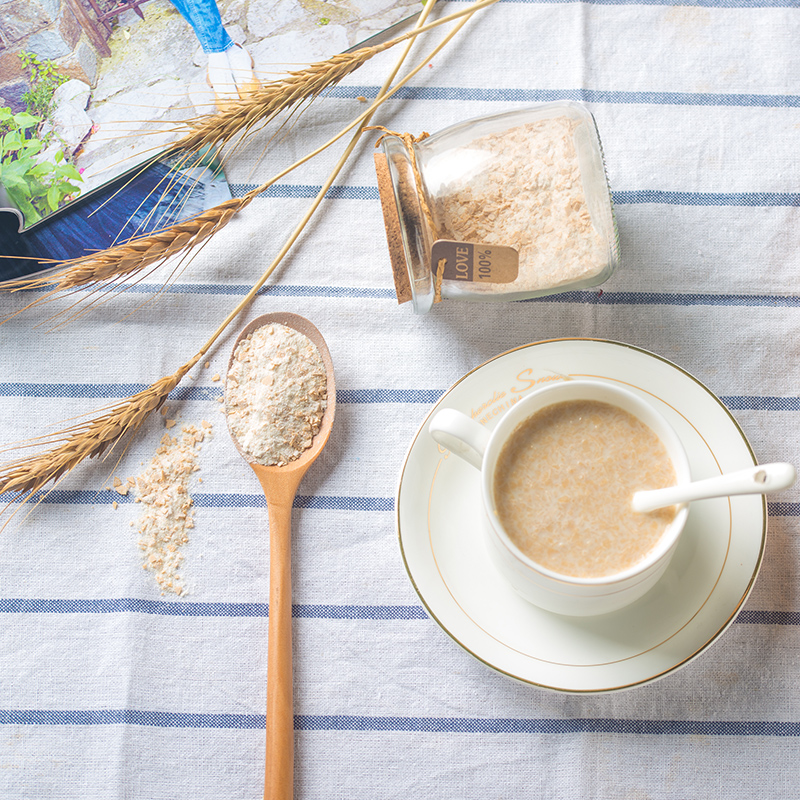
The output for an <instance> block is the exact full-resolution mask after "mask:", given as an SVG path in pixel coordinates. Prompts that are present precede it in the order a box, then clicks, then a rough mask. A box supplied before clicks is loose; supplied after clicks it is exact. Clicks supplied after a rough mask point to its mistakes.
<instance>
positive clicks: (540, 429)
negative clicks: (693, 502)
mask: <svg viewBox="0 0 800 800" xmlns="http://www.w3.org/2000/svg"><path fill="white" fill-rule="evenodd" d="M675 480H676V476H675V469H674V467H673V465H672V460H671V459H670V457H669V454H668V453H667V449H666V447H665V446H664V444H663V443H662V442H661V440H660V439H659V438H658V436H656V434H655V432H654V431H653V430H652V429H651V428H650V427H649V426H647V425H646V424H645V423H644V422H642V421H641V420H640V419H639V418H638V417H636V416H634V415H633V414H631V413H630V412H628V411H625V410H623V409H621V408H619V406H616V405H612V404H611V403H602V402H599V401H597V400H568V401H564V402H561V403H555V404H553V405H551V406H548V407H546V408H543V409H541V410H539V411H537V412H536V413H535V414H533V415H532V416H531V417H529V418H528V419H526V420H525V421H523V422H522V423H520V424H519V425H518V426H517V428H516V429H515V430H514V431H513V433H512V434H511V436H510V437H509V439H508V441H507V442H506V443H505V445H504V446H503V448H502V450H501V451H500V455H499V458H498V460H497V466H496V468H495V475H494V483H493V493H494V503H495V508H496V511H497V516H498V519H499V520H500V523H501V525H502V526H503V528H504V530H505V532H506V533H507V534H508V537H509V538H510V539H511V541H512V542H513V543H514V544H515V545H516V546H517V547H518V548H519V549H520V550H521V551H522V552H523V553H524V554H525V555H526V556H527V557H528V558H530V559H531V560H532V561H534V562H536V563H537V564H540V565H541V566H543V567H547V568H548V569H551V570H553V572H558V573H561V574H563V575H572V576H575V577H584V578H588V577H601V576H605V575H613V574H614V573H618V572H622V571H623V570H626V569H629V568H631V567H633V566H634V565H635V564H636V563H638V562H639V561H641V560H642V559H643V558H644V557H645V556H646V555H647V553H649V552H650V550H652V549H653V548H654V547H655V545H656V544H657V543H658V540H659V539H660V538H661V536H662V535H663V534H664V531H665V530H666V529H667V526H668V525H669V523H670V522H671V521H672V520H673V519H674V518H675V512H676V509H675V507H674V506H673V507H668V508H664V509H659V510H658V511H654V512H651V513H649V514H642V513H639V512H636V511H634V510H633V508H632V506H631V498H632V497H633V494H634V492H637V491H639V490H642V489H660V488H662V487H664V486H673V485H674V484H675Z"/></svg>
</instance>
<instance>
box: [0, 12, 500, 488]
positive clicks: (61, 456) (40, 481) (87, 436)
mask: <svg viewBox="0 0 800 800" xmlns="http://www.w3.org/2000/svg"><path fill="white" fill-rule="evenodd" d="M433 1H435V0H433ZM490 1H491V2H496V0H490ZM487 4H489V2H488V0H485V1H484V2H483V3H481V4H480V5H481V6H483V5H487ZM432 5H433V2H431V6H432ZM476 10H477V9H476ZM473 13H474V12H473ZM460 16H464V19H463V20H462V21H461V23H460V24H459V25H458V26H456V28H455V29H454V30H453V31H451V32H450V33H449V34H448V35H447V36H446V37H445V38H444V39H443V41H442V42H440V43H439V45H437V47H436V48H434V49H433V50H432V51H431V52H430V53H429V54H428V55H427V56H426V58H424V59H423V60H422V61H420V62H419V64H418V66H417V67H415V68H414V69H413V70H411V72H410V73H409V74H408V75H406V76H405V78H403V80H401V81H399V82H398V83H397V84H396V85H395V86H394V88H393V89H391V90H389V89H388V86H389V84H390V82H391V80H393V77H394V75H395V74H396V72H397V70H398V69H399V66H400V64H399V63H398V65H397V67H396V68H395V71H394V72H393V73H392V76H391V77H390V78H389V79H387V82H386V84H385V85H384V87H383V88H382V89H381V91H380V92H379V94H378V97H377V99H376V100H375V102H374V103H373V104H372V106H370V108H369V109H367V111H365V112H364V113H363V114H361V115H359V117H357V118H356V120H354V121H353V122H352V123H351V124H350V125H348V126H347V127H346V128H345V129H344V130H343V131H341V132H340V133H339V134H338V135H337V136H335V137H334V138H333V139H331V140H330V141H329V142H328V143H326V144H325V145H323V146H322V147H321V148H318V150H317V151H314V153H311V154H309V155H308V156H306V157H305V158H304V159H303V160H301V161H300V162H298V164H297V165H299V164H300V163H304V161H306V160H308V159H309V158H311V157H313V156H314V155H316V154H317V153H318V152H320V151H321V150H322V149H324V148H326V147H328V146H329V145H330V144H332V143H333V142H335V141H337V140H338V139H339V138H341V137H342V136H343V135H345V134H346V133H347V132H348V131H350V130H352V129H353V128H355V127H358V128H359V129H358V131H357V133H356V134H355V136H354V137H353V139H352V141H351V142H350V144H349V145H348V147H347V149H346V150H345V152H344V154H343V155H342V157H341V158H340V159H339V162H338V163H337V165H336V166H335V167H334V170H333V172H332V173H331V175H330V176H329V177H328V179H327V181H326V182H325V184H324V185H323V187H322V189H321V190H320V192H319V193H318V195H317V197H316V198H315V200H314V202H313V203H312V204H311V208H310V209H309V210H308V212H307V213H306V215H305V216H304V217H303V219H302V220H301V222H300V223H299V224H298V226H297V227H296V228H295V230H294V232H293V233H292V235H291V236H290V237H289V239H288V240H287V241H286V243H285V244H284V246H283V247H282V248H281V250H280V252H279V253H278V255H277V256H276V258H275V259H274V260H273V262H272V263H271V264H270V266H269V267H268V268H267V270H266V271H265V272H264V273H263V274H262V276H261V277H260V278H259V280H258V281H257V282H256V283H255V284H254V285H253V286H252V288H251V289H250V291H249V292H248V293H247V295H245V297H244V298H243V299H242V300H241V301H240V302H239V303H238V304H237V305H236V307H235V308H234V309H233V310H232V311H231V312H230V313H229V314H228V316H227V317H226V318H225V319H224V320H223V322H222V323H221V325H220V326H219V327H218V328H217V329H216V331H214V333H213V334H212V335H211V337H210V338H209V339H208V340H207V341H206V343H205V344H204V345H203V347H202V348H201V349H200V350H199V351H198V352H197V353H196V354H195V355H194V356H193V357H192V358H191V359H190V360H189V361H187V362H186V363H185V364H184V365H183V366H182V367H180V368H179V369H178V370H177V371H176V372H174V373H173V374H172V375H169V376H167V377H165V378H161V379H159V380H158V381H156V382H155V383H154V384H152V385H151V386H149V387H148V388H147V389H145V390H143V391H141V392H139V393H137V394H135V395H132V396H130V397H128V398H126V399H125V400H123V401H121V402H120V403H119V404H118V405H116V406H114V407H112V408H111V409H110V410H109V411H107V412H106V413H105V414H103V415H101V416H100V417H97V418H95V419H92V420H89V421H88V422H86V423H84V424H81V425H78V426H74V427H73V428H69V429H67V430H66V431H61V432H59V433H57V434H54V435H53V436H52V437H48V438H47V439H46V440H44V439H42V440H37V441H38V443H42V442H43V441H46V442H48V443H51V444H55V445H56V446H55V447H53V448H51V449H50V450H48V451H46V452H44V453H40V454H37V455H34V456H33V457H30V458H27V459H20V460H18V461H16V462H13V463H11V464H9V465H6V466H5V467H4V470H3V472H2V473H0V494H2V493H4V492H20V493H22V494H25V495H27V497H25V499H27V498H28V497H30V495H31V494H32V493H34V492H36V491H38V490H39V489H41V488H42V487H44V486H45V485H46V484H47V483H48V482H50V481H51V480H57V479H58V478H60V477H61V476H63V475H65V474H66V473H68V472H70V471H71V470H72V469H74V468H75V467H76V466H77V465H78V464H79V463H80V462H81V461H83V460H84V459H86V458H92V457H96V456H99V455H101V454H102V453H104V452H106V451H107V450H108V449H109V448H111V447H113V446H114V445H115V444H116V443H117V442H118V441H119V439H120V438H122V437H123V436H125V435H126V434H127V433H129V432H132V431H135V430H136V429H138V428H139V427H140V426H141V425H142V423H143V422H144V421H145V419H147V417H148V416H149V415H150V414H151V413H152V412H153V411H155V410H156V409H157V408H159V407H160V406H161V404H162V403H163V402H164V400H165V399H166V398H167V396H168V395H169V393H170V392H171V391H172V390H173V389H174V388H175V387H176V386H177V385H178V384H179V383H180V381H181V380H182V379H183V377H184V376H185V375H186V374H187V372H188V371H189V370H190V369H191V368H192V367H193V366H194V365H195V364H197V363H198V361H199V360H200V359H201V358H202V357H203V356H204V355H205V354H206V353H207V352H208V351H209V350H210V349H211V348H212V347H213V345H214V344H215V342H216V341H217V339H218V338H219V337H220V336H221V335H222V333H223V332H224V331H225V330H226V329H227V328H228V326H229V325H230V324H231V323H232V322H233V321H234V320H235V319H236V318H237V317H238V316H239V314H240V313H241V312H242V311H243V310H244V309H245V308H247V307H248V306H249V304H250V302H251V301H252V300H253V299H254V298H255V296H256V295H257V294H258V291H259V290H260V289H261V287H262V286H263V285H264V284H265V283H266V281H267V280H268V278H269V277H270V276H271V275H272V273H273V272H274V271H275V269H276V268H277V267H278V266H279V264H280V263H281V261H282V260H283V258H284V257H285V255H286V254H287V253H288V252H289V250H290V248H291V247H292V245H293V244H294V242H295V241H296V240H297V238H298V237H299V236H300V234H301V232H302V230H303V229H304V227H305V225H306V224H307V223H308V221H309V220H310V218H311V216H312V215H313V213H314V211H315V210H316V208H317V207H318V206H319V204H320V203H321V201H322V198H323V197H324V195H325V193H326V191H327V190H328V188H330V186H331V185H332V184H333V182H334V181H335V179H336V176H337V175H338V173H339V172H340V171H341V169H342V168H343V166H344V164H345V162H346V160H347V158H348V157H349V155H350V154H351V153H352V151H353V149H354V147H355V145H356V143H357V141H358V139H359V137H360V135H361V133H362V132H363V130H364V129H365V127H366V125H367V123H368V121H369V119H370V117H371V115H372V113H373V112H374V111H375V109H377V108H378V107H379V106H380V104H381V103H382V102H383V101H384V100H386V99H388V98H389V97H390V96H391V95H392V94H394V93H395V92H396V91H398V90H399V89H400V88H401V87H402V86H403V85H405V83H407V82H408V81H409V80H410V79H411V78H413V77H414V75H416V74H417V73H418V72H419V71H420V70H421V69H423V68H424V66H425V65H426V64H427V63H429V62H430V60H431V59H432V58H433V57H434V56H435V55H436V54H437V53H438V52H439V51H440V50H442V49H443V48H444V47H445V46H446V45H447V43H448V42H449V41H450V40H451V39H452V38H453V37H454V36H455V35H456V33H457V32H458V31H459V30H460V29H461V27H462V26H463V25H464V24H465V23H466V22H467V21H468V20H469V19H470V17H471V14H469V15H460ZM403 58H405V54H404V55H403ZM401 61H402V59H401ZM297 165H293V166H297ZM289 169H291V168H289ZM287 171H288V170H284V173H282V174H285V173H286V172H287ZM282 174H281V176H282ZM281 176H276V177H275V178H273V179H272V180H271V181H269V182H268V183H267V184H264V185H263V186H260V187H257V188H256V189H254V190H253V191H251V192H249V193H248V194H247V195H246V196H245V197H244V198H241V200H242V201H244V200H247V202H249V201H250V200H252V198H253V197H255V196H256V195H257V194H259V193H260V192H261V191H263V189H264V187H265V186H267V185H271V183H273V182H274V181H276V180H278V179H279V177H281ZM236 210H238V209H236ZM234 213H235V210H234V211H232V212H231V214H230V216H232V215H233V214H234ZM230 216H229V217H228V219H230ZM226 221H227V220H226ZM223 224H224V223H223ZM208 235H210V233H209V234H206V238H207V236H208ZM123 247H125V246H124V245H123ZM34 443H36V442H34Z"/></svg>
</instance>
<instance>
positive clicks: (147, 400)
mask: <svg viewBox="0 0 800 800" xmlns="http://www.w3.org/2000/svg"><path fill="white" fill-rule="evenodd" d="M199 358H200V355H196V356H195V357H194V358H192V359H191V360H190V361H188V362H187V363H186V364H184V365H183V366H182V367H180V369H178V370H177V371H176V372H174V373H173V374H172V375H168V376H166V377H165V378H161V379H160V380H158V381H156V382H155V383H154V384H152V385H151V386H148V387H147V388H146V389H144V390H143V391H141V392H138V393H137V394H134V395H131V396H130V397H128V398H126V399H125V400H123V401H122V402H120V403H119V404H117V405H116V406H112V407H111V408H110V409H109V410H108V411H106V413H105V414H102V415H101V416H99V417H96V418H94V419H91V420H88V421H87V422H85V423H81V424H79V425H75V426H73V427H71V428H68V429H67V430H64V431H60V432H59V433H56V434H54V435H53V436H52V437H46V438H43V439H41V440H37V442H38V443H42V442H46V443H50V444H53V443H55V442H57V443H58V444H57V445H56V446H55V447H53V448H52V449H50V450H48V451H46V452H44V453H40V454H38V455H35V456H33V457H32V458H25V459H20V460H19V461H15V462H13V463H11V464H8V465H6V466H5V468H4V472H3V474H2V475H0V493H3V492H19V493H22V494H28V495H30V494H32V493H33V492H36V491H38V490H39V489H41V488H42V487H43V486H45V485H46V484H47V483H49V482H50V481H52V480H57V479H58V478H60V477H62V476H64V475H66V474H67V473H69V472H71V471H72V470H73V469H74V468H75V467H76V466H77V465H78V464H80V463H81V462H82V461H83V460H84V459H87V458H95V457H97V456H100V455H102V454H103V453H105V452H106V451H107V450H108V449H109V448H112V447H113V446H114V445H115V444H116V443H117V442H118V441H119V440H120V439H121V438H122V437H123V436H125V435H126V434H129V433H132V432H134V431H136V430H137V429H138V428H139V427H140V426H141V424H142V423H143V422H144V421H145V420H146V419H147V417H148V416H149V415H150V414H151V413H152V412H153V411H155V410H156V409H158V408H159V407H160V406H161V405H162V403H163V402H164V400H166V398H167V395H169V393H170V392H171V391H172V390H173V389H174V388H175V387H176V386H177V385H178V384H179V383H180V382H181V380H182V379H183V377H184V375H186V373H187V372H188V371H189V370H190V369H191V368H192V367H193V366H194V365H195V364H196V363H197V361H198V359H199Z"/></svg>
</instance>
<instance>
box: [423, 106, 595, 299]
mask: <svg viewBox="0 0 800 800" xmlns="http://www.w3.org/2000/svg"><path fill="white" fill-rule="evenodd" d="M578 124H579V123H578V122H577V121H576V120H573V119H570V118H569V117H556V118H552V119H544V120H540V121H538V122H531V123H528V124H526V125H520V126H517V127H515V128H511V129H509V130H506V131H503V132H500V133H493V134H490V135H486V136H481V137H479V138H476V139H474V140H473V141H471V142H469V143H468V144H467V145H465V146H464V148H463V149H464V154H463V155H464V157H463V159H462V161H463V163H465V164H475V165H477V166H475V167H474V168H473V169H472V171H471V172H470V173H469V174H467V175H462V176H460V177H459V179H458V181H454V182H452V183H450V184H448V185H445V186H443V187H441V188H440V189H439V190H438V192H437V197H436V200H435V202H434V204H433V209H432V213H433V215H434V220H435V223H436V228H437V231H436V234H437V236H438V237H439V238H441V239H455V240H457V241H463V242H473V243H481V244H494V245H506V246H509V247H513V248H515V249H516V250H517V252H518V253H519V274H518V276H517V278H516V280H514V281H513V283H508V284H491V283H486V284H481V283H474V284H471V285H470V291H483V292H495V293H498V292H529V291H539V290H546V289H551V288H555V287H558V286H561V285H563V284H568V283H573V282H577V281H582V280H589V279H591V278H593V277H595V276H597V275H599V274H600V273H601V272H602V271H603V270H604V269H605V268H606V267H607V265H608V263H609V253H608V245H607V242H606V240H605V239H604V238H603V237H602V236H601V235H600V233H599V232H598V231H597V230H596V229H595V228H594V226H593V224H592V219H591V216H590V214H589V208H588V206H587V204H586V195H585V192H584V188H583V183H582V180H581V171H580V165H579V162H578V155H577V152H576V149H575V139H574V133H575V129H576V127H577V126H578Z"/></svg>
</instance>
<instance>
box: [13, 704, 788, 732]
mask: <svg viewBox="0 0 800 800" xmlns="http://www.w3.org/2000/svg"><path fill="white" fill-rule="evenodd" d="M0 725H42V726H48V725H82V726H88V725H138V726H142V727H158V728H198V729H202V728H227V729H236V730H260V729H261V728H263V727H264V725H265V716H264V714H224V713H223V714H220V713H217V714H207V713H196V714H192V713H185V712H184V713H179V712H170V711H140V710H138V709H128V708H122V709H63V710H62V709H58V710H55V709H1V710H0ZM294 728H295V730H297V731H308V732H314V731H373V732H374V731H378V732H393V733H394V732H397V733H464V734H470V733H480V734H555V735H569V734H592V733H601V734H621V735H636V736H769V737H797V736H800V722H784V721H773V720H682V719H665V720H659V719H611V718H607V717H606V718H603V717H601V718H585V717H584V718H578V719H548V718H535V719H530V718H502V719H483V718H474V717H473V718H464V717H367V716H357V715H350V714H337V715H317V714H298V715H296V716H295V718H294Z"/></svg>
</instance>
